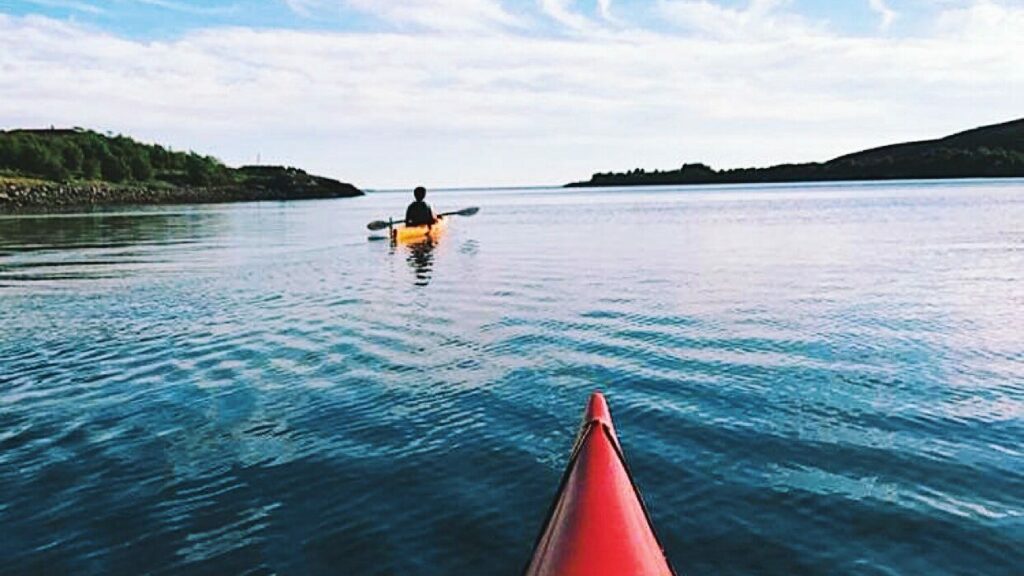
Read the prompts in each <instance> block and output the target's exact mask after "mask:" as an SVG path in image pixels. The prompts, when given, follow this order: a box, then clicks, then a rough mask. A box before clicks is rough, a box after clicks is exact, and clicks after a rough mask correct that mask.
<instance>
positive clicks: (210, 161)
mask: <svg viewBox="0 0 1024 576" xmlns="http://www.w3.org/2000/svg"><path fill="white" fill-rule="evenodd" d="M361 195H363V192H362V191H361V190H359V189H358V188H356V187H355V186H352V185H351V184H346V183H344V182H339V181H338V180H334V179H331V178H325V177H322V176H314V175H312V174H307V173H306V172H305V171H303V170H300V169H298V168H291V167H284V166H242V167H240V168H231V167H228V166H226V165H224V164H223V163H222V162H220V161H219V160H217V159H216V158H213V157H211V156H203V155H200V154H196V153H195V152H177V151H174V150H171V149H169V148H165V147H163V146H160V145H157V144H143V143H140V142H137V141H135V140H133V139H131V138H129V137H126V136H121V135H118V136H113V135H108V134H100V133H98V132H94V131H91V130H85V129H82V128H73V129H53V128H51V129H42V130H7V131H0V211H2V210H9V209H15V210H16V209H22V208H28V209H31V208H62V207H77V206H92V205H116V204H199V203H213V202H249V201H261V200H300V199H301V200H304V199H314V198H349V197H353V196H361Z"/></svg>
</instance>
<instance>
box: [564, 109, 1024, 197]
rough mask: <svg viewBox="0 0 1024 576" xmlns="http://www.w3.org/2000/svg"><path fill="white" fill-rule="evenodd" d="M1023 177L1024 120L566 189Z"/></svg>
mask: <svg viewBox="0 0 1024 576" xmlns="http://www.w3.org/2000/svg"><path fill="white" fill-rule="evenodd" d="M1019 177H1024V119H1020V120H1014V121H1012V122H1006V123H1003V124H994V125H991V126H982V127H980V128H975V129H973V130H968V131H966V132H960V133H957V134H953V135H952V136H947V137H945V138H940V139H938V140H924V141H919V142H907V143H903V144H893V145H889V146H882V147H879V148H872V149H870V150H864V151H862V152H855V153H853V154H847V155H844V156H840V157H838V158H835V159H832V160H829V161H827V162H807V163H803V164H782V165H778V166H771V167H768V168H735V169H728V170H716V169H714V168H711V167H710V166H708V165H706V164H700V163H697V164H684V165H683V166H682V167H681V168H679V169H677V170H667V171H661V170H655V171H653V172H648V171H646V170H644V169H641V168H637V169H635V170H630V171H628V172H618V173H616V172H603V173H601V172H599V173H596V174H594V175H593V176H592V177H591V178H590V180H588V181H585V182H572V183H569V184H566V185H565V187H567V188H576V187H601V186H658V185H685V184H760V183H773V182H777V183H783V182H829V181H850V180H917V179H921V180H925V179H939V178H1019Z"/></svg>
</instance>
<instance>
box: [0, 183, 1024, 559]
mask: <svg viewBox="0 0 1024 576" xmlns="http://www.w3.org/2000/svg"><path fill="white" fill-rule="evenodd" d="M406 196H407V195H406V194H401V195H397V194H386V193H382V194H374V195H372V196H369V197H366V198H361V199H355V200H337V201H323V202H320V201H316V202H302V203H293V204H278V203H264V204H244V205H218V206H196V207H161V208H139V209H134V208H132V209H124V210H120V211H113V212H107V213H92V214H65V215H53V216H14V217H12V216H0V531H2V536H0V559H2V565H0V572H2V573H4V574H72V573H73V574H143V573H148V574H176V573H186V572H187V573H191V574H272V573H277V574H403V575H405V574H516V573H517V572H518V571H519V570H521V569H522V567H523V565H524V564H525V562H526V561H527V559H528V556H529V554H530V550H531V546H532V544H533V541H534V538H535V536H536V534H537V531H538V530H539V528H540V522H541V521H542V519H543V515H544V513H545V512H546V510H547V506H548V505H549V503H550V500H551V498H552V497H553V495H554V494H553V493H554V490H555V489H556V486H557V483H558V480H559V477H560V475H561V472H562V468H563V466H564V464H565V461H566V457H567V455H568V450H569V448H570V444H571V442H572V438H573V435H574V433H575V428H576V425H577V422H578V418H579V415H580V412H581V410H582V409H583V405H584V403H585V401H586V397H587V394H588V393H589V392H590V391H592V390H595V389H601V390H604V391H605V392H606V393H607V395H608V398H609V400H610V402H611V406H612V410H613V413H614V414H615V417H616V424H617V427H618V429H619V435H620V438H621V440H622V442H623V445H624V448H625V451H626V454H627V456H628V457H629V459H630V463H631V465H632V468H633V471H634V473H635V476H636V479H637V482H638V483H639V485H640V487H641V489H642V490H643V492H644V494H645V497H646V499H647V501H648V505H649V507H650V509H651V512H652V515H653V517H654V521H655V524H656V526H657V528H658V531H659V533H660V536H661V538H662V540H663V542H664V544H665V546H666V549H667V552H668V554H669V556H670V558H671V559H672V561H673V563H674V564H675V566H676V567H677V568H678V569H679V571H680V572H681V573H685V574H779V575H782V574H787V575H788V574H880V575H882V574H884V575H892V574H906V575H920V574H930V575H934V574H995V575H1001V574H1006V575H1011V574H1021V569H1022V566H1024V448H1022V444H1024V182H1021V181H1009V182H1000V183H996V182H967V183H942V182H938V183H900V184H885V185H881V184H861V185H828V186H796V187H793V186H790V187H761V188H758V187H753V188H742V187H740V188H736V187H733V188H690V189H686V190H678V189H647V190H643V191H640V190H632V191H621V190H608V191H601V192H589V191H562V190H528V191H460V192H448V193H444V192H439V193H435V194H433V195H432V197H431V198H430V200H432V202H433V203H434V205H435V206H436V207H438V208H442V209H458V208H462V207H464V206H468V205H479V206H481V207H482V211H481V212H480V214H479V215H478V216H476V217H475V218H471V219H461V220H459V221H457V222H455V223H454V224H453V226H452V227H451V229H450V231H449V234H448V235H447V236H445V237H444V238H443V239H442V240H441V241H440V242H439V244H438V245H437V246H435V247H433V248H432V249H422V248H420V249H409V248H401V247H400V248H392V247H391V246H390V245H389V243H388V242H383V241H372V240H368V239H367V235H368V233H367V231H366V230H365V228H364V225H365V223H366V222H367V221H369V220H372V219H377V218H381V217H386V216H387V215H389V214H400V213H401V212H402V211H403V209H404V205H405V203H406V201H407V200H408V198H407V197H406Z"/></svg>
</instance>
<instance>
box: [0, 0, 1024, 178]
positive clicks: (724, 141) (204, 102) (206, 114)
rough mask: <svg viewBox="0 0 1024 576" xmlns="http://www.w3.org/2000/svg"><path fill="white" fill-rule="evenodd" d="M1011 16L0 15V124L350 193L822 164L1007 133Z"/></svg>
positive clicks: (338, 11)
mask: <svg viewBox="0 0 1024 576" xmlns="http://www.w3.org/2000/svg"><path fill="white" fill-rule="evenodd" d="M1022 38H1024V0H844V1H841V2H836V1H833V2H826V1H823V0H789V1H787V0H721V1H713V0H525V1H512V0H268V1H255V0H215V1H210V2H199V1H197V0H106V1H100V0H17V1H14V0H0V75H2V76H3V82H0V102H3V103H4V106H2V107H0V127H5V128H9V127H17V126H49V125H80V126H88V127H93V128H97V129H100V130H109V131H114V132H123V133H126V134H130V135H133V136H136V137H138V138H140V139H144V140H149V141H160V142H166V143H169V144H171V145H173V146H175V147H178V148H190V149H195V150H198V151H202V152H207V153H212V154H214V155H216V156H218V157H220V158H222V159H223V160H225V161H226V162H228V163H231V164H241V163H245V162H252V161H254V160H255V159H256V157H257V155H258V156H259V157H260V158H261V159H262V160H263V161H265V162H273V163H287V164H293V165H297V166H301V167H305V168H307V169H310V170H313V171H317V172H321V173H325V174H329V175H334V176H337V177H340V178H342V179H345V180H348V181H352V182H354V183H356V184H358V185H361V186H364V187H370V188H373V187H405V186H412V185H415V184H418V183H424V184H427V185H430V186H471V185H520V184H524V185H525V184H544V183H561V182H565V181H569V180H574V179H580V178H586V177H588V176H589V175H590V173H592V172H595V171H604V170H612V169H614V170H622V169H628V168H632V167H636V166H643V167H646V168H649V169H653V168H662V169H664V168H672V167H677V166H679V165H680V164H681V163H683V162H692V161H703V162H708V163H710V164H712V165H715V166H719V167H733V166H746V165H765V164H771V163H776V162H783V161H804V160H824V159H827V158H829V157H831V156H834V155H838V154H841V153H844V152H848V151H852V150H855V149H859V148H863V147H867V146H872V145H876V144H884V143H888V142H893V141H900V140H904V139H912V138H926V137H935V136H941V135H944V134H947V133H949V132H952V131H956V130H959V129H964V128H968V127H973V126H976V125H980V124H985V123H990V122H999V121H1004V120H1010V119H1014V118H1019V117H1021V116H1024V105H1022V104H1021V103H1022V102H1024V93H1022V88H1024V66H1020V56H1019V55H1020V54H1021V53H1024V41H1022Z"/></svg>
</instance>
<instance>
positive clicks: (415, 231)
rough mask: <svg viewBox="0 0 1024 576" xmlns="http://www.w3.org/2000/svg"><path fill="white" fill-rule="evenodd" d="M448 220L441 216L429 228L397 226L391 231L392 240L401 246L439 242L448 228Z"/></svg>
mask: <svg viewBox="0 0 1024 576" xmlns="http://www.w3.org/2000/svg"><path fill="white" fill-rule="evenodd" d="M448 220H449V219H448V218H445V217H443V216H441V217H438V219H437V221H435V222H434V223H433V224H431V225H429V226H406V225H404V224H402V225H399V226H396V227H394V228H392V229H391V240H393V241H394V242H397V243H399V244H413V243H416V242H424V241H426V240H437V239H438V238H440V237H441V235H442V234H443V233H444V231H445V230H446V229H447V228H448Z"/></svg>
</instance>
